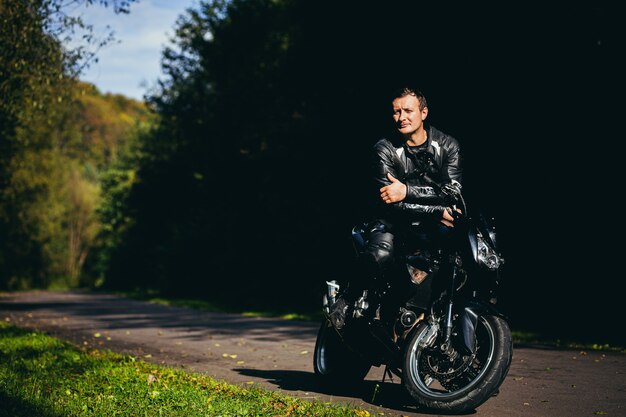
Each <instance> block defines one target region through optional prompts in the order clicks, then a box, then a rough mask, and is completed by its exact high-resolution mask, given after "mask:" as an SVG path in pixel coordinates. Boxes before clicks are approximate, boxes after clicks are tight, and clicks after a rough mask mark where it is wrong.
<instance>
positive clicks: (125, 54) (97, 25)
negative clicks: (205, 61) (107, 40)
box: [71, 0, 198, 100]
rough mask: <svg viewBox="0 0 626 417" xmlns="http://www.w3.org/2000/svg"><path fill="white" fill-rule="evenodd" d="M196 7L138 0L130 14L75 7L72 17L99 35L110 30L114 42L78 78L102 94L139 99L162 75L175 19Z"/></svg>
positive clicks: (189, 2)
mask: <svg viewBox="0 0 626 417" xmlns="http://www.w3.org/2000/svg"><path fill="white" fill-rule="evenodd" d="M197 5H198V0H138V1H137V2H135V3H132V4H131V6H130V13H129V14H115V13H114V12H113V9H112V8H111V7H110V6H109V7H108V8H105V7H103V6H99V5H92V6H84V5H83V6H81V7H79V8H77V9H76V10H75V11H74V12H73V13H71V14H72V15H75V16H81V17H82V19H83V21H84V22H85V23H86V24H92V25H93V26H94V32H95V33H96V34H99V35H101V36H103V34H106V33H108V31H110V30H112V31H113V32H115V40H116V41H115V42H114V43H111V44H109V45H107V46H105V47H104V48H102V49H100V51H99V52H98V54H97V57H98V62H93V63H91V65H90V66H89V67H88V68H87V69H86V70H85V71H84V73H83V74H82V75H81V77H80V79H81V80H83V81H86V82H90V83H92V84H95V85H96V87H98V89H99V90H100V91H101V92H103V93H114V94H123V95H125V96H127V97H132V98H135V99H137V100H142V99H143V95H144V94H145V93H146V92H147V91H148V89H149V88H150V87H151V86H154V85H155V83H156V81H157V79H158V78H159V77H160V76H161V75H162V73H161V66H160V65H161V64H160V62H161V52H162V50H163V47H164V46H165V45H168V43H169V42H168V39H169V38H170V37H171V36H172V35H173V34H174V27H175V23H176V19H177V18H178V17H179V16H180V15H181V14H184V13H185V11H186V10H187V9H188V8H190V7H191V8H196V6H197ZM107 25H108V26H110V29H107Z"/></svg>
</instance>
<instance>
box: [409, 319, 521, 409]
mask: <svg viewBox="0 0 626 417" xmlns="http://www.w3.org/2000/svg"><path fill="white" fill-rule="evenodd" d="M429 329H430V326H429V325H428V324H425V323H424V324H421V325H420V326H419V327H418V328H417V329H416V331H415V333H414V334H413V336H412V337H411V339H410V341H409V343H408V344H407V349H406V352H405V354H404V361H403V378H402V383H403V385H404V387H405V388H406V389H407V391H408V392H409V394H411V396H412V397H413V399H414V400H415V401H416V402H417V403H418V404H419V405H421V406H422V407H424V408H426V409H429V410H433V411H438V412H444V413H465V412H468V411H472V410H474V409H475V408H476V407H478V406H479V405H481V404H482V403H484V402H485V401H487V400H488V399H489V397H491V396H492V395H493V394H494V393H496V392H497V390H498V388H499V386H500V384H502V382H503V380H504V378H505V376H506V374H507V373H508V370H509V367H510V365H511V359H512V356H513V347H512V339H511V331H510V330H509V326H508V325H507V323H506V321H504V320H503V319H502V318H500V317H497V316H490V315H487V316H479V318H478V322H477V325H476V344H475V349H474V353H473V354H469V355H464V354H461V353H456V354H453V355H450V354H448V353H444V352H443V351H442V349H441V346H440V345H439V343H438V342H437V340H435V341H434V342H432V343H429V340H431V339H430V338H429Z"/></svg>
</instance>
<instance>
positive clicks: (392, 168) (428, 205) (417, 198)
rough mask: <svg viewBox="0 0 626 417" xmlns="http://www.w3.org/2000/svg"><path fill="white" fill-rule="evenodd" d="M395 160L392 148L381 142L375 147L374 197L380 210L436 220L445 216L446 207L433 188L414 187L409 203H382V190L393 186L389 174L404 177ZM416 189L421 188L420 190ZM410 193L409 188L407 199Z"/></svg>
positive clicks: (373, 163)
mask: <svg viewBox="0 0 626 417" xmlns="http://www.w3.org/2000/svg"><path fill="white" fill-rule="evenodd" d="M395 158H396V155H395V152H394V150H393V149H391V148H390V147H388V146H385V145H384V144H383V143H381V142H378V143H377V144H376V145H375V147H374V152H373V161H372V165H373V172H374V187H373V188H374V190H373V191H374V195H373V196H372V197H373V198H374V199H375V200H374V201H376V205H377V206H378V208H379V209H380V210H381V211H382V212H383V213H389V214H394V213H395V214H403V215H415V216H417V217H422V218H423V217H424V216H427V217H430V216H432V217H436V218H440V217H441V216H443V211H444V210H445V207H444V206H443V205H441V202H442V200H441V198H440V197H439V196H438V195H437V194H436V193H435V191H434V189H432V187H413V197H412V198H411V200H409V201H407V200H408V199H407V198H405V200H404V201H400V202H397V203H392V204H387V203H385V202H384V201H382V199H381V198H380V188H382V187H384V186H386V185H389V184H391V181H389V179H388V178H387V173H390V174H391V175H393V176H394V177H395V178H398V179H402V178H403V177H404V173H403V172H398V170H397V168H396V167H397V164H396V163H394V159H395ZM416 188H419V190H417V189H416ZM408 192H409V187H407V197H408Z"/></svg>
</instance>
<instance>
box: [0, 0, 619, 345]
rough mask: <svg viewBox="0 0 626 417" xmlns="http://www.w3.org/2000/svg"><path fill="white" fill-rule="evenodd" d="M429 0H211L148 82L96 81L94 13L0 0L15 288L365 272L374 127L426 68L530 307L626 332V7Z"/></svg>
mask: <svg viewBox="0 0 626 417" xmlns="http://www.w3.org/2000/svg"><path fill="white" fill-rule="evenodd" d="M85 2H88V3H98V2H97V1H94V0H85V1H84V2H83V1H80V0H78V1H76V2H74V3H79V4H80V3H85ZM100 3H106V2H100ZM109 3H110V4H109V7H114V8H116V10H117V11H118V12H120V13H127V12H130V13H132V6H133V3H134V1H132V0H131V1H112V2H109ZM434 3H435V2H422V1H412V2H411V1H391V2H385V3H380V4H379V3H376V2H373V3H371V4H365V3H363V2H355V1H342V2H329V1H316V2H310V1H309V2H307V1H298V0H255V1H247V0H231V1H225V0H211V1H208V0H207V1H200V2H199V3H198V5H197V7H195V8H191V9H189V10H188V11H187V12H186V13H185V14H184V15H182V16H180V18H179V20H178V21H177V24H176V27H175V32H174V33H175V34H174V36H173V39H172V41H171V44H170V45H168V46H167V47H165V48H164V49H163V52H162V60H161V66H162V69H163V73H164V74H165V75H164V76H163V78H162V79H161V80H159V85H158V88H156V89H155V90H153V91H151V92H149V93H146V96H145V100H144V101H143V102H138V101H136V100H132V99H129V98H127V97H124V96H123V95H111V94H102V93H101V92H99V91H98V90H97V89H96V88H95V87H94V86H92V85H89V84H86V83H84V82H81V81H80V69H81V65H82V64H81V63H82V62H84V61H85V60H88V59H89V58H90V56H89V53H88V50H83V49H75V50H68V49H67V48H66V47H65V43H64V37H65V36H69V35H71V33H72V29H73V27H74V26H72V25H77V26H79V27H80V26H81V25H82V27H84V26H85V23H84V22H73V21H71V20H68V19H63V18H62V17H63V9H62V5H63V2H61V1H55V0H27V1H22V0H20V1H16V0H1V1H0V97H1V98H2V100H1V101H0V290H27V289H34V288H52V289H54V288H58V289H63V288H89V289H102V290H124V291H137V290H141V291H153V292H158V293H160V294H164V295H167V296H172V297H187V298H200V299H206V300H212V301H220V302H226V303H230V304H231V305H233V306H237V307H240V308H266V307H272V308H274V309H279V310H283V311H307V312H310V311H316V310H318V309H319V308H320V307H319V306H320V297H321V291H322V289H323V286H324V281H326V280H328V279H338V280H343V279H345V277H346V276H347V275H348V274H350V261H351V257H352V247H351V244H350V240H349V239H350V233H349V232H350V229H351V227H352V226H353V225H354V224H356V223H357V222H359V221H362V220H363V219H364V216H365V215H366V210H365V207H366V205H367V197H368V195H369V194H368V190H367V189H366V186H367V185H368V182H367V179H368V175H369V174H368V171H367V169H368V161H369V156H370V151H371V147H372V145H373V144H374V143H375V142H376V141H377V140H378V139H380V138H381V137H384V136H385V135H387V134H389V129H390V127H391V125H390V121H391V117H390V107H389V93H390V92H391V91H392V90H394V89H395V88H396V87H399V86H403V85H405V84H409V85H415V86H419V88H420V89H421V90H422V91H423V92H424V93H425V95H426V97H427V98H428V103H429V110H430V112H429V119H428V120H429V122H430V123H431V124H432V125H433V126H435V127H437V128H438V129H440V130H443V131H445V132H447V133H449V134H451V135H453V136H454V137H456V138H457V139H458V140H459V141H460V143H461V145H462V147H463V152H464V155H465V156H464V169H465V171H464V189H465V190H466V193H467V195H468V196H469V197H468V198H469V202H470V204H473V205H476V206H480V207H481V208H483V209H484V210H485V211H486V212H487V213H489V214H491V215H493V216H494V217H495V218H496V220H497V222H498V233H499V239H500V249H501V252H502V255H503V256H504V258H505V261H506V264H505V268H504V271H503V272H504V277H503V280H502V291H501V297H500V303H501V304H502V309H503V311H504V312H505V313H506V314H507V315H508V316H509V317H510V320H511V323H512V327H514V328H515V329H519V330H525V331H536V332H542V333H545V334H547V335H550V336H552V337H554V338H563V339H579V340H580V339H582V340H588V341H592V342H598V343H622V344H623V343H624V336H623V335H622V334H617V333H616V332H615V328H616V327H617V325H618V321H617V320H618V319H619V316H620V315H619V314H618V311H617V306H618V305H619V302H620V301H621V300H622V297H621V295H620V293H619V291H618V288H620V286H618V284H619V282H618V281H617V278H618V277H617V276H616V272H617V271H616V267H615V265H616V263H617V262H616V260H617V259H618V256H619V254H618V248H617V247H616V246H614V245H609V244H608V243H607V239H608V237H609V235H614V234H615V232H618V231H619V230H620V229H619V228H617V227H614V226H613V225H612V224H611V223H610V221H612V219H611V217H612V214H607V213H609V211H610V210H609V209H608V208H607V207H609V206H614V205H615V203H614V196H613V194H612V192H613V191H614V187H613V185H612V184H611V181H612V179H613V178H617V177H618V174H617V173H616V172H615V171H616V169H617V165H618V163H613V162H612V161H611V156H612V155H611V151H610V150H606V149H603V147H605V146H612V145H607V143H609V142H611V140H612V139H614V138H616V135H617V134H616V125H617V120H618V119H619V116H618V108H617V107H615V106H613V105H612V104H611V103H614V102H615V100H617V99H620V100H621V98H620V97H621V96H620V95H619V91H618V88H617V86H618V83H617V80H618V79H619V78H618V77H620V76H621V75H620V71H619V65H618V54H617V51H618V50H619V47H620V45H619V44H618V41H617V39H618V37H617V27H616V26H617V24H616V22H615V18H616V17H615V16H616V14H615V13H614V11H613V10H611V8H610V7H608V6H604V5H597V6H594V5H591V4H587V5H581V6H574V5H571V6H568V7H567V8H562V7H557V6H546V5H539V4H533V3H532V2H524V3H522V4H511V5H508V6H507V7H506V8H504V7H503V6H495V5H490V4H485V3H480V4H479V3H474V2H462V3H461V2H459V4H454V6H453V7H452V6H447V5H443V4H438V5H435V4H434ZM604 219H607V220H608V221H609V223H608V224H605V223H603V220H604ZM622 229H623V227H622ZM619 237H621V234H618V239H619Z"/></svg>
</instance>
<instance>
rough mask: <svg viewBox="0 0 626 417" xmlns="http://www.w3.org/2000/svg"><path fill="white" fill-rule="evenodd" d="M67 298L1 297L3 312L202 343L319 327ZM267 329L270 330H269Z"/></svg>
mask: <svg viewBox="0 0 626 417" xmlns="http://www.w3.org/2000/svg"><path fill="white" fill-rule="evenodd" d="M79 300H80V299H77V298H68V299H67V300H63V301H61V302H45V301H33V302H24V301H21V300H19V299H14V298H12V297H4V298H2V299H0V301H2V302H1V303H0V305H1V306H2V308H1V309H2V310H5V311H15V312H19V311H28V312H37V311H58V312H63V313H64V314H66V315H68V316H72V317H74V318H81V317H82V318H88V319H89V320H91V321H92V322H94V323H96V325H98V326H100V327H101V328H107V329H111V330H115V329H119V328H123V329H129V328H130V329H133V328H146V327H159V328H162V329H184V330H185V331H187V336H186V339H188V340H206V339H207V337H208V336H210V335H226V336H228V335H233V336H236V335H240V334H241V333H242V332H245V333H246V335H247V336H248V337H250V338H251V339H254V340H258V341H272V342H280V341H281V340H282V339H284V338H289V339H291V338H294V337H296V338H310V337H315V335H316V334H317V330H318V327H319V324H317V323H309V322H300V321H295V320H293V321H291V320H284V319H279V318H261V317H257V318H250V317H245V316H243V315H236V314H227V313H214V312H207V311H201V310H194V309H191V308H185V307H165V306H162V305H157V304H149V303H146V302H140V301H134V300H130V299H126V298H121V297H117V296H113V295H111V296H109V295H98V296H91V297H89V299H88V301H79ZM270 330H271V331H270Z"/></svg>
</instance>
